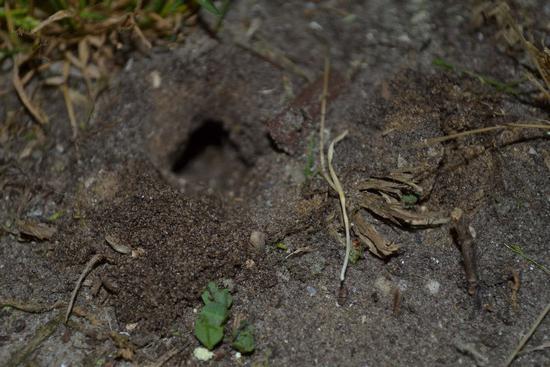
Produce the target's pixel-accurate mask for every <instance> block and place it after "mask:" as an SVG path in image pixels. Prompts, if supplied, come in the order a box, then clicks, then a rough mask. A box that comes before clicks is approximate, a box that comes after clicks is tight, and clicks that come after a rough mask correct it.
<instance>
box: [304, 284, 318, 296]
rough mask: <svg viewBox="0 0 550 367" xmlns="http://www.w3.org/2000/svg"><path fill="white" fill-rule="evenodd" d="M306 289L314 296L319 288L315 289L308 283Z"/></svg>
mask: <svg viewBox="0 0 550 367" xmlns="http://www.w3.org/2000/svg"><path fill="white" fill-rule="evenodd" d="M306 291H307V294H309V296H310V297H313V296H314V295H316V294H317V289H315V288H314V287H312V286H310V285H308V286H307V287H306Z"/></svg>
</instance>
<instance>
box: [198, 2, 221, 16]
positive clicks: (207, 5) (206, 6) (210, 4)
mask: <svg viewBox="0 0 550 367" xmlns="http://www.w3.org/2000/svg"><path fill="white" fill-rule="evenodd" d="M197 2H198V3H199V4H200V6H202V7H203V8H204V9H206V10H208V11H209V12H210V13H212V14H214V15H216V16H218V17H219V16H221V15H222V13H221V12H220V11H219V10H218V8H216V5H214V2H213V1H212V0H197Z"/></svg>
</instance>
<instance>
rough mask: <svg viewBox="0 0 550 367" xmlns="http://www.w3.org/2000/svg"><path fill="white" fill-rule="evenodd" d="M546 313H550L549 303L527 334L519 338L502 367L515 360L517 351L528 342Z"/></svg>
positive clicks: (506, 366)
mask: <svg viewBox="0 0 550 367" xmlns="http://www.w3.org/2000/svg"><path fill="white" fill-rule="evenodd" d="M548 311H550V303H549V304H548V305H546V307H545V308H544V310H542V312H541V313H540V315H539V316H538V317H537V319H536V320H535V322H534V323H533V325H532V326H531V328H530V329H529V331H528V332H527V334H525V335H524V336H523V338H521V340H520V341H519V344H518V345H517V347H516V348H515V349H514V351H513V352H512V354H510V356H509V357H508V359H507V360H506V362H505V363H504V366H505V367H508V366H509V365H510V364H512V362H513V361H514V359H515V358H516V356H517V355H518V353H519V351H520V350H521V348H523V346H524V345H525V343H527V341H528V340H529V338H531V336H532V335H533V333H534V332H535V331H536V330H537V328H538V327H539V325H540V323H541V322H542V320H543V319H544V318H545V317H546V314H547V313H548Z"/></svg>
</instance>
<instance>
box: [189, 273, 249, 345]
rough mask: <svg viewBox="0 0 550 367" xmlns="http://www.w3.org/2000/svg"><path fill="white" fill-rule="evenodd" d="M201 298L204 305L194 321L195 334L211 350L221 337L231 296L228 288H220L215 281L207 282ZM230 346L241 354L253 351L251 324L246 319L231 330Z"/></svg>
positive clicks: (231, 300) (231, 303) (227, 316)
mask: <svg viewBox="0 0 550 367" xmlns="http://www.w3.org/2000/svg"><path fill="white" fill-rule="evenodd" d="M201 299H202V301H203V303H204V306H203V307H202V309H201V311H200V313H199V316H198V318H197V321H196V322H195V336H196V337H197V339H198V340H199V341H200V342H201V344H202V345H204V346H205V347H206V348H207V349H208V350H212V349H214V347H215V346H216V345H218V344H219V343H220V342H221V341H222V339H223V334H224V327H225V324H226V323H227V319H228V318H229V310H230V308H231V306H232V305H233V297H232V296H231V294H230V293H229V290H228V289H220V288H219V287H218V286H217V285H216V283H214V282H209V283H208V285H207V286H206V289H205V290H204V292H203V293H202V295H201ZM232 346H233V348H234V349H236V350H238V351H239V352H241V353H243V354H244V353H252V352H253V351H254V347H255V345H254V335H253V330H252V326H251V325H249V324H248V323H247V322H246V321H241V322H240V326H239V327H238V328H237V329H236V330H235V331H234V332H233V343H232Z"/></svg>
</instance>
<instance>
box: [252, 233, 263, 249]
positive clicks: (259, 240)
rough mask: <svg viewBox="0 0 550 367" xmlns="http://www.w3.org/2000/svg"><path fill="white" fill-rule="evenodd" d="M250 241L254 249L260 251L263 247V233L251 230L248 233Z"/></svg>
mask: <svg viewBox="0 0 550 367" xmlns="http://www.w3.org/2000/svg"><path fill="white" fill-rule="evenodd" d="M250 243H251V244H252V246H254V248H255V249H256V250H259V251H262V250H263V249H264V248H265V233H263V232H260V231H252V233H251V234H250Z"/></svg>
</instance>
